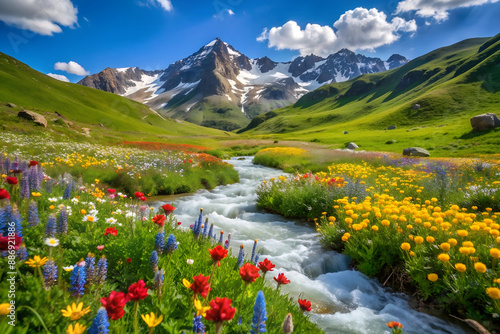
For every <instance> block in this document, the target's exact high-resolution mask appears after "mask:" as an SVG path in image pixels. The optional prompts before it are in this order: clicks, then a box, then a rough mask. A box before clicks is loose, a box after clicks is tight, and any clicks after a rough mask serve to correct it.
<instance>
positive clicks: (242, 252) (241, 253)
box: [236, 245, 245, 268]
mask: <svg viewBox="0 0 500 334" xmlns="http://www.w3.org/2000/svg"><path fill="white" fill-rule="evenodd" d="M244 260H245V250H244V247H243V245H240V251H239V253H238V260H237V261H236V268H241V266H242V265H243V261H244Z"/></svg>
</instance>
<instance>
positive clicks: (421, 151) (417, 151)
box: [403, 147, 430, 157]
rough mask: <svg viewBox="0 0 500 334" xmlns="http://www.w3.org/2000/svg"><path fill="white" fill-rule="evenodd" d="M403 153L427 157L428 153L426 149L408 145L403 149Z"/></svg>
mask: <svg viewBox="0 0 500 334" xmlns="http://www.w3.org/2000/svg"><path fill="white" fill-rule="evenodd" d="M403 155H406V156H413V157H429V156H430V154H429V152H427V150H425V149H423V148H421V147H409V148H405V149H404V150H403Z"/></svg>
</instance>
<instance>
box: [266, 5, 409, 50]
mask: <svg viewBox="0 0 500 334" xmlns="http://www.w3.org/2000/svg"><path fill="white" fill-rule="evenodd" d="M333 27H334V28H335V29H336V31H335V30H334V29H333V28H332V27H330V26H320V25H318V24H311V23H308V24H307V25H306V26H305V28H304V29H302V28H301V27H300V26H299V25H298V24H297V23H296V22H295V21H288V22H287V23H285V24H284V25H283V26H281V27H273V28H271V30H267V28H265V29H264V31H263V32H262V34H261V35H260V36H259V37H257V41H259V42H263V41H266V40H267V41H268V46H269V47H275V48H276V49H278V50H281V49H290V50H299V51H300V54H301V55H307V54H310V53H314V54H316V55H321V56H326V55H329V54H331V53H334V52H336V51H338V50H340V49H342V48H348V49H350V50H357V49H359V50H367V49H368V50H373V49H374V48H376V47H379V46H381V45H386V44H391V43H393V42H394V41H396V40H398V39H399V37H400V35H399V34H398V33H397V32H398V31H401V32H412V31H416V30H417V24H416V22H415V20H410V21H406V20H404V19H402V18H400V17H394V18H393V19H392V21H391V22H388V21H387V16H386V15H385V14H384V13H383V12H379V11H378V10H377V9H375V8H372V9H370V10H368V9H366V8H361V7H359V8H356V9H354V10H349V11H347V12H345V13H344V14H342V15H341V16H340V18H339V19H338V20H337V21H336V22H335V23H334V24H333Z"/></svg>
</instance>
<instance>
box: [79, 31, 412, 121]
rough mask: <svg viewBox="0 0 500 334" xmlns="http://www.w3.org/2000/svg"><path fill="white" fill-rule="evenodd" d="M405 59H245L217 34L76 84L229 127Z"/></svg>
mask: <svg viewBox="0 0 500 334" xmlns="http://www.w3.org/2000/svg"><path fill="white" fill-rule="evenodd" d="M407 62H408V60H407V59H406V58H405V57H403V56H400V55H392V56H391V57H390V58H389V59H388V60H387V61H385V62H384V61H382V60H381V59H379V58H370V57H365V56H363V55H359V54H355V53H354V52H352V51H349V50H347V49H343V50H340V51H339V52H337V53H334V54H332V55H330V56H328V57H327V58H322V57H319V56H315V55H309V56H306V57H298V58H295V59H294V60H293V61H291V62H287V63H280V62H274V61H272V60H271V59H269V58H267V57H263V58H257V59H249V58H248V57H247V56H245V55H244V54H242V53H240V52H238V51H237V50H236V49H234V48H233V47H232V46H231V45H229V44H227V43H224V42H223V41H221V40H220V39H219V38H217V39H215V40H213V41H212V42H210V43H209V44H207V45H205V46H203V47H202V48H201V49H200V50H198V51H197V52H196V53H194V54H192V55H191V56H189V57H187V58H185V59H182V60H179V61H177V62H175V63H173V64H171V65H170V66H169V67H168V68H167V69H165V70H158V71H144V70H141V69H139V68H137V67H135V68H134V67H128V68H115V69H112V68H106V69H105V70H103V71H102V72H100V73H97V74H93V75H90V76H87V77H85V78H84V79H83V80H81V81H80V82H79V84H82V85H85V86H89V87H93V88H97V89H101V90H104V91H107V92H111V93H115V94H119V95H122V96H125V97H128V98H130V99H133V100H136V101H139V102H142V103H145V104H147V105H149V106H151V107H152V108H153V109H155V110H158V111H159V112H160V113H162V114H163V115H166V116H169V117H174V118H180V119H185V120H188V121H191V122H193V123H197V124H201V125H205V126H211V127H216V128H221V129H225V130H233V129H236V128H240V127H242V126H245V125H246V124H248V123H249V122H250V119H252V118H253V117H255V116H256V115H258V114H261V113H263V112H267V111H269V110H271V109H275V108H280V107H284V106H287V105H290V104H292V103H294V102H295V101H297V100H298V99H299V98H300V97H301V96H302V95H304V94H306V93H308V92H309V91H311V90H313V89H316V88H318V87H320V86H322V85H324V84H329V83H332V82H340V81H346V80H349V79H352V78H354V77H357V76H359V75H361V74H366V73H375V72H381V71H386V70H389V69H393V68H396V67H399V66H402V65H404V64H406V63H407Z"/></svg>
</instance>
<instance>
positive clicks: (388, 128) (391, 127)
mask: <svg viewBox="0 0 500 334" xmlns="http://www.w3.org/2000/svg"><path fill="white" fill-rule="evenodd" d="M395 128H396V126H395V125H389V126H388V127H387V130H394V129H395Z"/></svg>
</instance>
